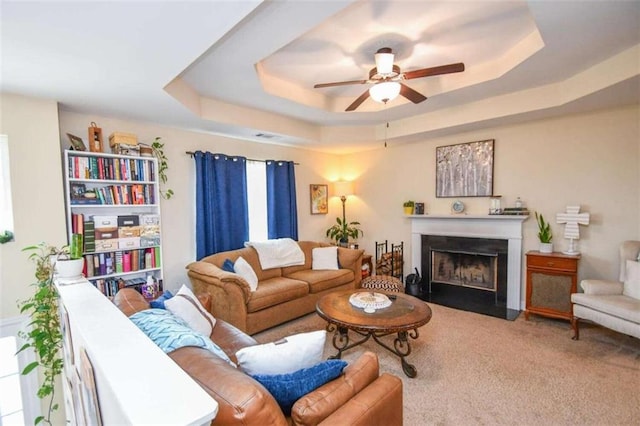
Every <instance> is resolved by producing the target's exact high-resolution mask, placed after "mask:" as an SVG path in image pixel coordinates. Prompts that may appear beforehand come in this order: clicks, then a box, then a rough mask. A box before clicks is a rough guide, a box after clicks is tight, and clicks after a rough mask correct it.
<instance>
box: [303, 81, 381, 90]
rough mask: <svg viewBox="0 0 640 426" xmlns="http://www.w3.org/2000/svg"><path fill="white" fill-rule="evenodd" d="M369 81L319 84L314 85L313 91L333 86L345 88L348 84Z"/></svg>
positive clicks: (359, 82)
mask: <svg viewBox="0 0 640 426" xmlns="http://www.w3.org/2000/svg"><path fill="white" fill-rule="evenodd" d="M368 82H369V80H351V81H337V82H335V83H320V84H314V85H313V88H314V89H320V88H322V87H334V86H347V85H349V84H365V83H368Z"/></svg>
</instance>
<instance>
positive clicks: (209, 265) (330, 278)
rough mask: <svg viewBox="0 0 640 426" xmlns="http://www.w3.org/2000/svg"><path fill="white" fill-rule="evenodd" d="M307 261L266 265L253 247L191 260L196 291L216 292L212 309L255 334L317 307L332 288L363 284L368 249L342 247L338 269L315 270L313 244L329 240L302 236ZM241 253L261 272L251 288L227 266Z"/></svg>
mask: <svg viewBox="0 0 640 426" xmlns="http://www.w3.org/2000/svg"><path fill="white" fill-rule="evenodd" d="M298 245H299V246H300V248H301V249H302V251H303V252H304V255H305V264H304V265H300V266H289V267H285V268H273V269H266V270H263V269H262V268H261V267H260V260H259V259H258V253H257V252H256V250H255V249H254V248H253V247H246V248H242V249H238V250H231V251H226V252H220V253H216V254H213V255H211V256H207V257H205V258H203V259H202V260H200V261H197V262H192V263H190V264H189V265H187V269H188V272H187V274H188V275H189V279H190V280H191V284H192V286H193V290H194V292H195V293H208V294H209V295H211V300H212V303H211V314H212V315H213V316H214V317H216V318H221V319H223V320H225V321H226V322H228V323H231V324H232V325H234V326H236V327H237V328H239V329H240V330H242V331H244V332H245V333H248V334H255V333H257V332H259V331H262V330H266V329H267V328H270V327H273V326H275V325H278V324H282V323H283V322H286V321H289V320H292V319H294V318H298V317H300V316H302V315H306V314H308V313H310V312H313V311H314V310H315V306H316V302H317V301H318V299H320V298H321V297H322V296H324V295H325V294H327V293H330V292H332V291H336V290H348V289H355V288H359V287H360V282H361V281H362V272H361V267H362V254H363V253H364V250H354V249H348V248H343V247H339V248H338V262H339V265H340V267H341V269H338V270H315V271H314V270H312V269H311V265H312V256H311V252H312V249H313V248H315V247H328V246H329V244H325V243H318V242H311V241H299V242H298ZM240 256H242V257H243V258H244V259H245V260H246V261H247V262H248V263H249V264H250V265H251V267H252V268H253V270H254V272H255V273H256V275H257V276H258V288H257V290H256V291H254V292H252V291H251V289H250V288H249V284H248V283H247V282H246V281H245V280H244V279H242V278H241V277H240V276H238V275H236V274H233V273H229V272H226V271H223V270H222V264H223V263H224V261H225V259H230V260H231V261H232V262H235V261H236V260H237V259H238V257H240Z"/></svg>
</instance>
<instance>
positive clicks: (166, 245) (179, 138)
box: [60, 111, 339, 289]
mask: <svg viewBox="0 0 640 426" xmlns="http://www.w3.org/2000/svg"><path fill="white" fill-rule="evenodd" d="M92 121H95V122H96V123H97V124H98V126H99V127H100V128H102V133H103V139H104V140H105V142H106V141H107V139H108V137H109V135H110V134H111V133H113V132H127V133H134V134H136V135H137V136H138V140H139V141H140V142H147V143H150V142H152V141H153V140H154V139H155V137H156V136H160V137H161V138H162V141H163V142H164V143H165V154H166V155H167V157H168V159H169V170H168V178H169V179H168V185H167V187H168V188H171V189H173V191H174V193H175V195H174V196H173V197H172V198H171V199H170V200H162V202H161V212H162V234H163V239H162V241H163V244H162V254H163V261H164V276H165V287H166V288H168V289H173V288H178V287H179V286H180V284H182V283H187V282H188V277H187V274H186V272H185V266H186V265H187V264H188V263H189V262H192V261H193V260H194V259H195V194H194V191H195V172H194V160H193V159H192V158H191V157H190V156H189V155H187V154H185V152H186V151H197V150H201V151H210V152H219V153H224V154H228V155H243V156H246V157H248V158H254V159H275V160H292V161H295V162H297V163H300V164H299V165H298V166H296V192H297V197H298V211H299V212H300V214H299V216H298V220H299V239H301V240H305V239H309V240H317V239H318V238H319V236H320V235H324V230H325V229H326V228H328V227H329V225H328V222H327V221H328V219H329V218H328V217H327V216H325V215H310V214H309V210H310V206H309V202H310V201H309V184H312V183H326V182H328V181H329V180H336V179H337V178H338V177H339V176H338V172H337V168H338V161H337V159H338V157H337V156H335V155H328V154H322V153H317V152H311V151H306V150H301V149H295V148H289V147H285V146H278V145H265V144H257V143H253V142H244V141H241V140H236V139H229V138H225V137H221V136H215V135H209V134H204V133H196V132H189V131H185V130H178V129H175V128H170V127H163V126H159V125H154V124H147V123H140V122H131V121H123V120H114V119H109V118H105V117H98V116H93V115H83V114H76V113H71V112H66V111H60V134H61V136H60V138H61V140H62V142H63V147H64V148H67V147H68V145H69V144H68V141H67V137H66V133H67V132H68V133H71V134H74V135H77V136H81V137H82V138H83V139H84V140H85V141H86V140H87V128H88V127H89V125H90V123H91V122H92ZM105 145H108V142H106V143H105ZM105 149H108V147H107V148H105Z"/></svg>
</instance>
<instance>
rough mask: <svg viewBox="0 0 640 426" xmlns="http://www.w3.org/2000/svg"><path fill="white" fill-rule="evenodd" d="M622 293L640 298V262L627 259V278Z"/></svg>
mask: <svg viewBox="0 0 640 426" xmlns="http://www.w3.org/2000/svg"><path fill="white" fill-rule="evenodd" d="M622 294H624V295H625V296H629V297H633V298H634V299H638V300H640V262H636V261H634V260H627V279H626V280H624V288H623V290H622Z"/></svg>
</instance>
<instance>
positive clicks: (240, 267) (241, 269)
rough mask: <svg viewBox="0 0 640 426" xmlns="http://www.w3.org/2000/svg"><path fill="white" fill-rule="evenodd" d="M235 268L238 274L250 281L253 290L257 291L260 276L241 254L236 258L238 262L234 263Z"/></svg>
mask: <svg viewBox="0 0 640 426" xmlns="http://www.w3.org/2000/svg"><path fill="white" fill-rule="evenodd" d="M233 269H234V270H235V271H236V274H238V275H240V276H241V277H242V278H244V280H245V281H246V282H247V283H249V287H250V288H251V291H256V289H257V288H258V276H257V275H256V273H255V271H254V270H253V268H252V267H251V265H249V262H247V261H246V260H244V258H243V257H242V256H240V257H239V258H238V259H237V260H236V263H234V264H233Z"/></svg>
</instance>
